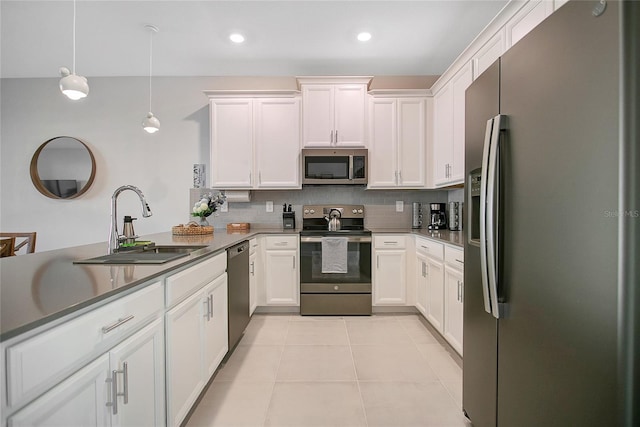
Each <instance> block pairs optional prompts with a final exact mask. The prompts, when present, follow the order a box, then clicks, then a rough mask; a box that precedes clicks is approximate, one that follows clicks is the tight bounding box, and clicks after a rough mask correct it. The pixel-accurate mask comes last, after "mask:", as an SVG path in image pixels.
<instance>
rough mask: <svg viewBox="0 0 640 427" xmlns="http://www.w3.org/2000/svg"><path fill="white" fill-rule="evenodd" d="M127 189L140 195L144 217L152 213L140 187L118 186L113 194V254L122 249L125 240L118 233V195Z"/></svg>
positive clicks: (110, 239) (111, 251)
mask: <svg viewBox="0 0 640 427" xmlns="http://www.w3.org/2000/svg"><path fill="white" fill-rule="evenodd" d="M125 190H131V191H133V192H134V193H136V194H137V195H138V197H139V198H140V203H142V216H143V217H144V218H148V217H150V216H151V215H153V214H152V213H151V208H149V205H148V204H147V201H146V200H145V198H144V194H142V191H140V189H139V188H138V187H134V186H133V185H123V186H122V187H118V188H116V191H114V192H113V196H111V229H110V230H109V253H110V254H112V253H114V252H118V249H120V242H121V241H123V240H124V238H121V237H120V235H119V234H118V202H117V201H118V196H119V195H120V193H122V192H123V191H125Z"/></svg>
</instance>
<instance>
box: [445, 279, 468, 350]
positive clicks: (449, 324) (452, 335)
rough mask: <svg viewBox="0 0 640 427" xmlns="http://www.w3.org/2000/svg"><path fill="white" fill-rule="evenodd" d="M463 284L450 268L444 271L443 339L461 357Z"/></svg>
mask: <svg viewBox="0 0 640 427" xmlns="http://www.w3.org/2000/svg"><path fill="white" fill-rule="evenodd" d="M463 294H464V284H463V282H462V274H461V273H460V272H459V271H458V270H454V269H452V268H451V267H448V266H447V267H445V270H444V298H445V312H444V337H445V338H446V339H447V341H449V344H451V346H452V347H453V348H454V349H455V350H456V351H457V352H458V353H460V355H462V320H463Z"/></svg>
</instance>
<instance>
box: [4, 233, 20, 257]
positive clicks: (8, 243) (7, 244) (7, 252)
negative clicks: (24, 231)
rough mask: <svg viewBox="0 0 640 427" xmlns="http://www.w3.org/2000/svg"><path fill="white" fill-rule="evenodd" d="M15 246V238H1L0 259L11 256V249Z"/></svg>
mask: <svg viewBox="0 0 640 427" xmlns="http://www.w3.org/2000/svg"><path fill="white" fill-rule="evenodd" d="M15 244H16V238H15V237H2V238H0V258H4V257H8V256H13V255H15V254H14V253H13V247H14V246H15Z"/></svg>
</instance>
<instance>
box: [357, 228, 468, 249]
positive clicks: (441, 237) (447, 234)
mask: <svg viewBox="0 0 640 427" xmlns="http://www.w3.org/2000/svg"><path fill="white" fill-rule="evenodd" d="M369 229H370V230H371V232H372V233H388V234H403V233H410V234H415V235H417V236H422V237H426V238H429V239H433V240H438V241H440V242H442V243H447V244H449V245H452V246H457V247H459V248H464V235H463V233H462V231H449V230H428V229H426V228H420V229H414V228H376V227H369Z"/></svg>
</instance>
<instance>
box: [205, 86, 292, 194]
mask: <svg viewBox="0 0 640 427" xmlns="http://www.w3.org/2000/svg"><path fill="white" fill-rule="evenodd" d="M206 93H207V94H208V95H209V96H210V100H209V106H210V113H211V184H210V186H211V187H215V188H218V189H227V188H242V189H258V188H260V189H267V188H300V186H301V185H300V99H299V97H296V96H295V94H296V93H297V92H296V91H288V92H271V91H266V92H262V93H259V95H260V96H257V95H258V94H257V93H253V92H242V91H215V92H214V91H208V92H206ZM271 95H272V96H271Z"/></svg>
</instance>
